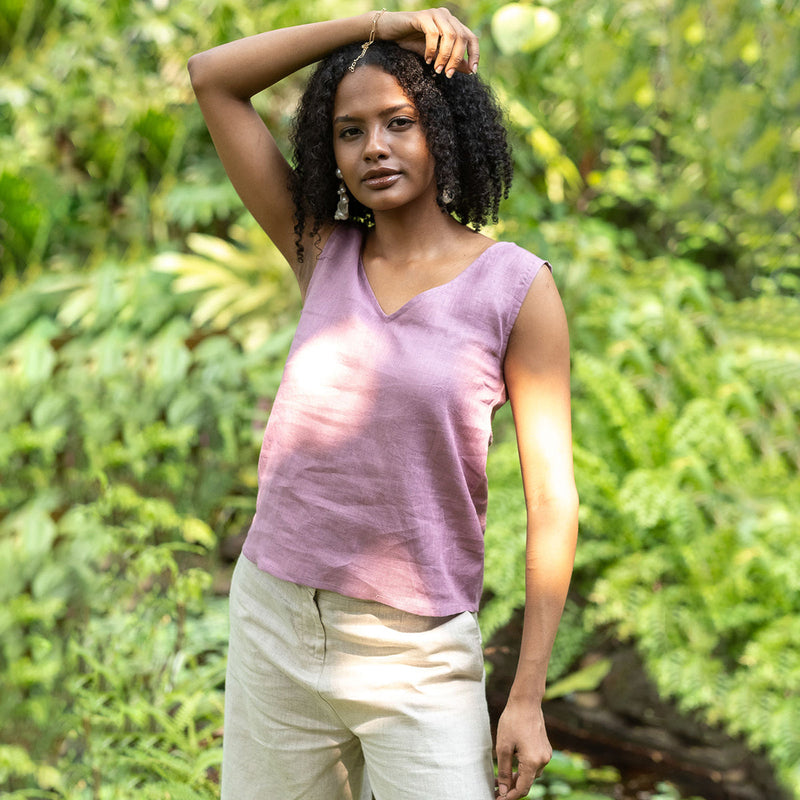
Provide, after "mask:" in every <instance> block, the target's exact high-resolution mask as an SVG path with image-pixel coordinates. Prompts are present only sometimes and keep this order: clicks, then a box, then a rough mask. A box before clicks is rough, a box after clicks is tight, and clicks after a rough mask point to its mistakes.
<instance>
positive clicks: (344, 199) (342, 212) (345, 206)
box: [333, 167, 350, 221]
mask: <svg viewBox="0 0 800 800" xmlns="http://www.w3.org/2000/svg"><path fill="white" fill-rule="evenodd" d="M336 177H337V178H338V179H339V203H338V205H337V206H336V213H335V214H334V215H333V218H334V219H338V220H341V221H344V220H346V219H349V218H350V198H349V197H348V196H347V187H346V186H345V185H344V176H343V175H342V171H341V170H340V169H339V168H338V167H337V168H336Z"/></svg>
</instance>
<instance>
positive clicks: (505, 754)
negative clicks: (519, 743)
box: [496, 745, 514, 798]
mask: <svg viewBox="0 0 800 800" xmlns="http://www.w3.org/2000/svg"><path fill="white" fill-rule="evenodd" d="M512 755H513V754H512V752H511V750H509V749H507V748H505V747H501V746H499V745H498V749H497V781H496V783H497V796H498V797H501V798H506V797H507V796H508V793H509V791H511V790H512V789H513V787H514V775H513V773H512V767H511V759H512Z"/></svg>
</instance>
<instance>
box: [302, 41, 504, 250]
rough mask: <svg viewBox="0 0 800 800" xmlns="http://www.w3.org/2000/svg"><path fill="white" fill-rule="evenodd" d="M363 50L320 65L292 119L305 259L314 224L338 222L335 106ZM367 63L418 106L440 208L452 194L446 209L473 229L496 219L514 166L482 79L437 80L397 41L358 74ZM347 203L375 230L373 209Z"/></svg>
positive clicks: (378, 49)
mask: <svg viewBox="0 0 800 800" xmlns="http://www.w3.org/2000/svg"><path fill="white" fill-rule="evenodd" d="M360 52H361V46H360V45H358V44H352V45H347V46H346V47H342V48H340V49H338V50H335V51H334V52H333V53H331V54H330V55H329V56H328V57H327V58H325V59H323V60H322V61H321V62H320V63H319V64H318V66H317V68H316V70H315V71H314V73H313V74H312V76H311V78H310V80H309V82H308V86H307V87H306V90H305V92H304V93H303V96H302V98H301V99H300V104H299V106H298V109H297V114H296V116H295V119H294V125H293V127H292V132H291V143H292V146H293V148H294V154H293V158H294V162H293V163H294V167H293V170H292V173H291V177H290V181H289V188H290V191H291V193H292V199H293V201H294V206H295V226H294V230H295V235H296V237H297V239H296V241H297V255H298V259H299V260H301V261H302V260H303V246H302V244H301V238H302V235H303V233H304V232H305V230H306V226H307V225H309V224H310V234H311V235H312V236H313V235H314V234H316V233H317V231H319V229H320V227H321V226H322V225H323V224H324V223H326V222H333V215H334V212H335V210H336V203H337V200H338V195H337V189H338V186H339V184H338V180H337V179H336V175H335V170H336V160H335V158H334V155H333V104H334V98H335V96H336V89H337V87H338V86H339V82H340V81H341V80H342V78H343V77H344V76H345V75H346V74H347V70H348V67H349V66H350V64H352V62H353V59H354V58H355V57H356V56H357V55H358V54H359V53H360ZM368 64H372V65H374V66H377V67H380V68H381V69H382V70H384V71H385V72H387V73H388V74H390V75H392V76H393V77H394V78H395V80H397V82H398V83H399V84H400V86H401V88H402V89H403V91H404V92H405V94H406V95H407V96H408V97H409V99H410V100H411V102H412V103H413V104H414V106H415V107H416V109H417V112H418V114H419V120H420V124H421V126H422V128H423V130H424V132H425V138H426V140H427V143H428V149H429V150H430V152H431V154H432V155H433V158H434V163H435V166H434V175H435V179H436V185H437V187H438V188H439V201H438V202H439V205H440V206H441V207H442V208H444V204H443V201H442V199H441V195H442V192H443V191H444V190H447V192H448V193H449V194H450V195H452V197H453V200H452V202H450V203H448V204H447V211H449V212H450V213H451V214H453V215H454V216H455V217H456V219H458V220H459V221H460V222H462V223H464V224H471V225H472V226H473V227H474V228H475V229H476V230H477V229H479V228H480V227H481V226H482V225H484V224H486V222H487V221H489V220H491V221H493V222H496V221H497V210H498V206H499V204H500V200H501V199H502V198H504V197H507V196H508V190H509V187H510V185H511V178H512V165H511V151H510V147H509V144H508V141H507V138H506V131H505V127H504V126H503V120H502V113H501V111H500V109H499V107H498V105H497V102H496V100H495V98H494V95H493V94H492V91H491V90H490V89H489V87H488V86H486V84H484V83H483V82H482V81H481V80H480V79H479V78H478V76H477V75H464V74H462V73H460V72H456V73H455V74H454V75H453V77H452V78H445V77H444V76H443V75H441V76H440V75H437V74H436V73H435V72H434V71H433V66H432V65H428V64H425V62H424V60H423V59H422V58H421V57H420V56H418V55H416V54H415V53H412V52H411V51H410V50H406V49H405V48H402V47H400V46H399V45H397V44H395V43H394V42H385V41H376V42H375V43H374V44H373V45H372V46H371V47H370V48H369V49H368V50H367V51H366V53H365V55H364V57H363V58H361V59H360V60H359V62H358V65H357V66H356V69H358V68H359V67H360V66H362V65H368ZM349 200H350V219H351V221H353V222H355V223H357V224H360V225H363V226H365V227H369V226H371V225H373V224H374V220H373V217H372V212H371V211H370V209H368V208H366V207H365V206H364V205H362V204H361V203H359V202H358V200H356V199H355V198H354V197H353V196H352V195H349Z"/></svg>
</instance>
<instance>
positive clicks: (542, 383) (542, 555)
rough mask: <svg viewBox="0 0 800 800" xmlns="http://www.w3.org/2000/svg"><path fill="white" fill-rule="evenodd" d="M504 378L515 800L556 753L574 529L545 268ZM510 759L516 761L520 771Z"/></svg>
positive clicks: (508, 772) (568, 449) (568, 439)
mask: <svg viewBox="0 0 800 800" xmlns="http://www.w3.org/2000/svg"><path fill="white" fill-rule="evenodd" d="M505 375H506V384H507V386H508V392H509V397H510V400H511V406H512V410H513V412H514V424H515V426H516V432H517V441H518V445H519V454H520V464H521V467H522V479H523V485H524V488H525V502H526V506H527V509H528V532H527V549H526V564H525V579H526V599H525V617H524V627H523V635H522V643H521V647H520V656H519V663H518V666H517V673H516V677H515V678H514V683H513V685H512V687H511V692H510V694H509V699H508V704H507V705H506V709H505V711H504V712H503V714H502V716H501V718H500V722H499V724H498V731H497V757H498V786H499V787H500V797H505V798H507V800H517V798H522V797H525V796H526V795H527V794H528V791H529V789H530V787H531V784H532V782H533V780H534V778H536V777H538V776H539V775H540V774H541V771H542V769H543V768H544V767H545V765H546V764H547V762H548V761H549V760H550V757H551V755H552V748H551V747H550V743H549V741H548V739H547V733H546V731H545V728H544V718H543V715H542V708H541V703H542V699H543V697H544V691H545V681H546V678H547V664H548V662H549V660H550V652H551V650H552V647H553V641H554V640H555V636H556V631H557V628H558V623H559V620H560V619H561V612H562V611H563V608H564V602H565V600H566V596H567V589H568V588H569V582H570V577H571V575H572V565H573V560H574V556H575V544H576V539H577V532H578V496H577V491H576V489H575V480H574V476H573V466H572V433H571V421H570V390H569V335H568V332H567V323H566V317H565V315H564V309H563V306H562V304H561V299H560V298H559V296H558V291H557V290H556V287H555V283H554V282H553V278H552V276H551V275H550V272H549V270H547V269H542V270H541V271H540V273H539V275H537V276H536V279H535V280H534V282H533V285H532V287H531V289H530V291H529V293H528V296H527V298H526V299H525V302H524V303H523V305H522V309H521V310H520V314H519V317H518V319H517V322H516V324H515V325H514V330H513V331H512V334H511V340H510V341H509V347H508V352H507V355H506V361H505ZM514 756H516V758H517V761H518V763H519V767H518V771H517V772H516V773H514V772H513V769H512V759H513V757H514Z"/></svg>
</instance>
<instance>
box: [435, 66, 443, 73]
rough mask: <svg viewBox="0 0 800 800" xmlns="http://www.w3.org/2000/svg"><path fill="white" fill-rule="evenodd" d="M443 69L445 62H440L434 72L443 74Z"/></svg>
mask: <svg viewBox="0 0 800 800" xmlns="http://www.w3.org/2000/svg"><path fill="white" fill-rule="evenodd" d="M443 69H444V64H439V66H438V67H436V68H435V69H434V72H435V73H436V74H437V75H441V73H442V70H443Z"/></svg>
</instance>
